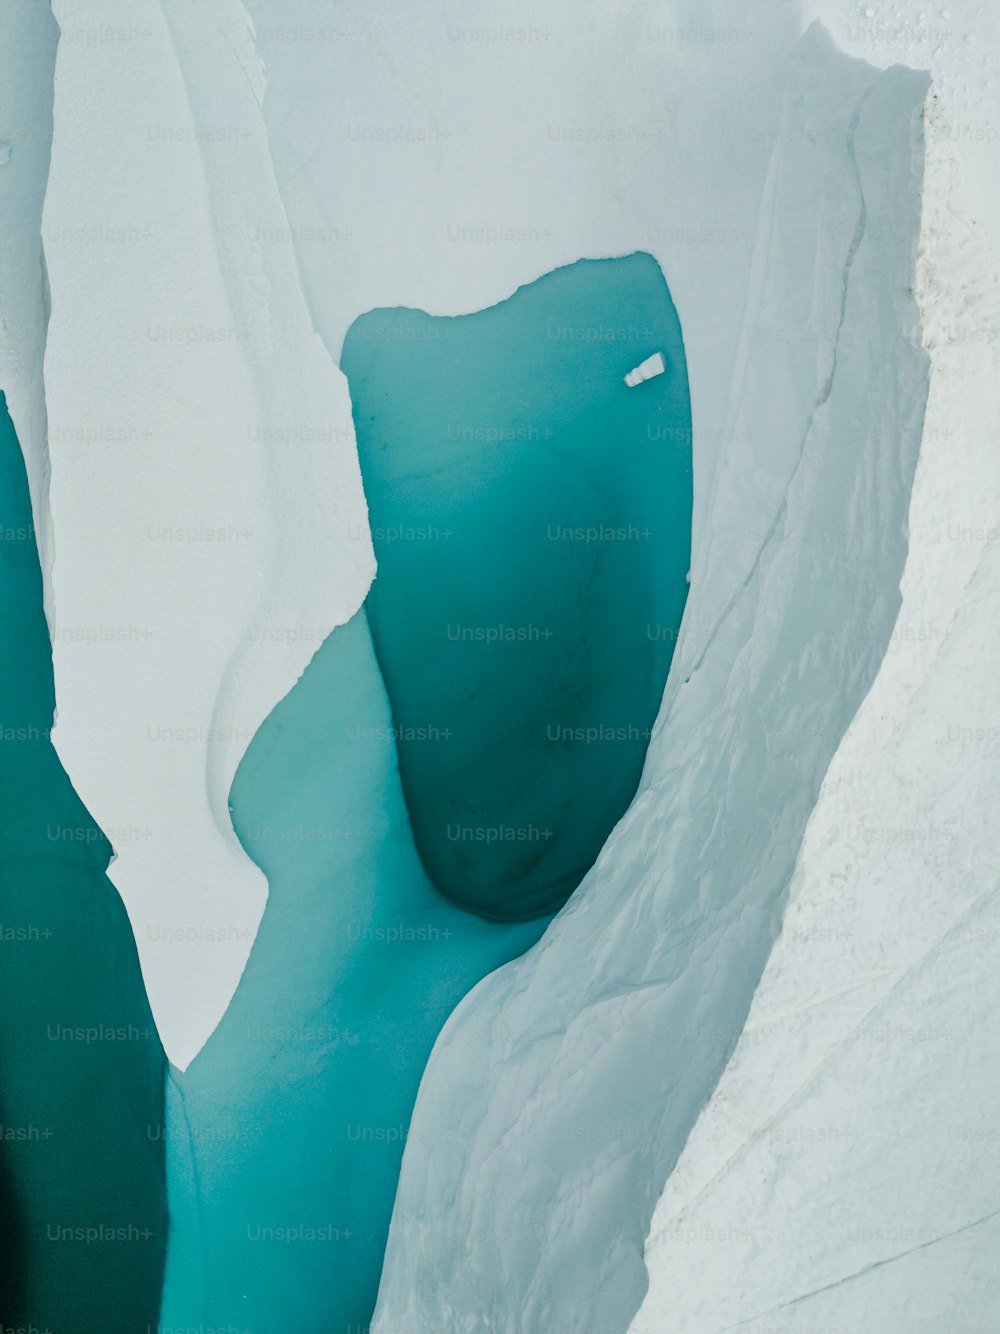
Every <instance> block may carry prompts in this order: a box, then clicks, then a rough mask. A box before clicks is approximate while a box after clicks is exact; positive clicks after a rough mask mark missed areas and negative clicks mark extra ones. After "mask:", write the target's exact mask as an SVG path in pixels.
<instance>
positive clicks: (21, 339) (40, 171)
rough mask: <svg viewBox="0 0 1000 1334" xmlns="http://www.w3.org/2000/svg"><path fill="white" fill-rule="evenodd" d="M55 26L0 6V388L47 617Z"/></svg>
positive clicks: (28, 4) (16, 5) (43, 9)
mask: <svg viewBox="0 0 1000 1334" xmlns="http://www.w3.org/2000/svg"><path fill="white" fill-rule="evenodd" d="M57 39H58V29H57V27H56V23H55V20H54V19H53V17H52V13H51V10H50V8H49V6H48V5H39V4H35V3H34V0H11V3H8V4H5V5H0V274H2V282H0V386H2V387H3V389H4V391H5V393H6V396H7V402H8V405H9V407H10V412H11V415H12V417H13V418H14V421H15V422H16V424H17V433H18V437H19V439H20V443H21V448H22V450H23V452H24V461H25V467H26V468H27V473H28V485H29V489H30V493H31V510H32V523H33V525H34V529H35V538H36V541H37V545H38V548H39V554H40V556H41V561H42V575H43V579H44V580H45V609H46V613H47V615H48V617H49V620H50V623H51V615H52V606H51V587H50V582H49V575H50V566H51V560H52V552H51V543H52V535H51V532H50V526H49V521H48V519H49V515H48V503H49V502H48V485H49V466H48V445H47V441H46V420H45V392H44V387H43V383H42V359H43V357H44V354H45V331H46V323H47V320H48V287H47V281H46V275H45V268H44V263H43V259H42V234H41V229H42V202H43V200H44V197H45V184H46V180H47V178H48V172H49V154H50V150H51V146H52V99H53V74H54V70H55V61H56V42H57Z"/></svg>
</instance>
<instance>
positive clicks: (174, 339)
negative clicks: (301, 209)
mask: <svg viewBox="0 0 1000 1334" xmlns="http://www.w3.org/2000/svg"><path fill="white" fill-rule="evenodd" d="M53 9H54V12H55V15H56V18H57V20H58V21H59V23H60V24H61V25H63V27H64V28H66V29H67V30H69V31H71V32H74V31H75V32H79V31H81V30H86V29H87V28H88V27H94V26H97V27H99V28H100V27H102V26H103V27H104V28H106V29H110V30H111V31H112V32H114V31H115V30H116V25H119V26H120V19H121V12H120V7H119V6H118V5H117V4H116V3H114V2H113V0H97V2H96V3H92V2H91V0H86V3H81V2H80V0H55V3H54V6H53ZM126 37H127V40H121V41H117V40H108V41H99V42H95V43H91V44H88V43H86V42H83V41H73V40H67V41H63V42H61V43H60V45H59V50H58V59H57V71H56V102H55V139H54V144H53V153H52V166H51V173H50V179H49V186H48V192H47V194H46V199H45V211H44V231H45V255H46V262H47V265H48V271H49V275H50V281H51V287H52V318H51V322H50V327H49V337H48V345H47V348H46V356H45V382H46V399H47V404H48V412H49V441H50V448H51V460H52V481H51V505H52V513H53V520H54V525H55V527H56V528H57V529H58V532H59V543H58V546H59V551H58V558H57V559H56V562H55V566H54V570H53V579H54V590H55V605H56V613H57V614H56V627H55V641H54V643H55V673H56V688H57V692H58V696H59V722H58V727H57V728H56V730H55V738H54V739H55V744H56V747H57V749H58V751H59V754H60V756H61V758H62V759H63V762H64V764H65V765H66V768H67V770H68V771H69V773H70V776H71V778H72V780H73V782H74V784H75V785H76V788H77V790H78V791H79V792H80V795H81V797H82V798H83V800H84V801H85V802H86V803H87V805H88V807H89V808H90V809H91V810H92V811H93V813H94V816H95V818H96V819H97V820H98V822H99V823H100V824H101V826H102V827H105V828H109V829H112V828H126V829H128V828H135V829H139V830H145V831H148V837H146V838H133V839H126V840H120V841H119V842H118V843H117V844H116V846H115V851H116V854H117V857H116V860H115V862H114V864H113V866H112V868H111V876H112V879H113V880H114V882H115V884H116V885H117V886H118V888H119V889H120V891H121V893H122V896H123V898H124V900H125V903H126V906H127V907H128V910H129V914H130V916H131V919H132V922H133V924H134V926H135V930H136V939H137V943H138V947H139V952H140V957H141V959H142V963H143V972H144V976H145V978H146V984H147V987H148V989H149V993H150V999H151V1002H152V1006H153V1012H154V1014H155V1015H156V1017H157V1023H158V1024H159V1026H160V1031H161V1033H162V1035H163V1038H164V1043H165V1046H166V1048H167V1050H168V1053H169V1054H170V1056H171V1057H172V1059H174V1060H175V1061H177V1062H179V1063H181V1064H184V1063H186V1062H187V1061H188V1060H190V1058H191V1056H192V1055H193V1054H194V1053H195V1052H196V1051H197V1050H198V1048H199V1047H200V1045H201V1043H202V1042H203V1041H204V1038H205V1036H206V1035H207V1033H209V1032H210V1031H211V1029H212V1028H213V1026H214V1024H215V1022H216V1021H217V1019H218V1017H219V1015H220V1014H221V1013H222V1011H223V1010H224V1008H225V1006H226V1004H227V1002H228V1000H229V998H230V996H231V994H232V991H233V989H234V987H235V985H236V982H237V980H238V978H239V975H240V972H241V971H242V968H243V965H244V963H245V961H246V955H247V952H248V951H249V947H250V944H251V942H252V939H253V934H254V931H255V929H256V927H257V924H258V922H259V919H260V914H261V911H262V908H263V902H264V897H265V886H264V880H263V877H262V876H261V874H260V872H259V871H258V870H257V869H256V867H254V865H253V864H252V863H251V862H250V861H249V859H248V858H247V857H246V856H245V854H244V853H243V851H242V849H241V848H240V846H239V844H238V842H237V841H236V838H235V836H234V834H233V831H232V827H231V824H230V819H229V812H228V807H227V798H228V793H229V788H230V785H231V782H232V778H233V775H234V773H235V771H236V766H237V764H238V762H239V760H240V757H241V756H242V754H243V752H244V751H245V749H246V746H247V744H248V743H249V740H250V738H251V737H252V736H253V734H254V732H255V731H256V729H257V727H258V725H259V724H260V723H261V722H262V721H263V719H264V718H265V717H266V716H267V714H268V713H269V711H270V709H271V708H272V706H273V705H274V704H275V703H276V702H277V701H278V700H279V699H280V698H281V697H282V696H283V695H284V694H285V693H286V692H287V691H288V690H289V689H291V687H292V686H293V685H294V684H295V681H296V680H297V679H298V677H299V675H300V674H301V672H302V670H303V668H304V667H305V665H306V664H307V662H308V661H309V659H310V658H311V657H312V655H313V653H314V652H315V649H316V647H317V645H318V644H319V643H321V642H322V640H323V638H324V637H325V636H326V634H328V633H329V631H330V630H331V629H332V628H333V626H334V625H336V624H338V623H340V622H342V621H344V620H347V619H348V618H349V617H350V616H351V615H352V614H353V613H354V611H355V610H356V609H357V607H358V606H359V605H360V603H361V601H362V599H363V597H364V595H365V593H366V592H367V587H368V583H369V582H370V579H371V576H372V573H373V567H374V562H373V558H372V552H371V544H370V540H369V536H368V532H367V527H366V523H365V506H364V497H363V494H362V490H361V479H360V473H359V471H358V464H357V455H356V450H355V447H354V433H353V426H352V422H351V414H350V400H349V397H348V393H347V386H346V381H345V380H344V378H343V376H342V375H341V374H340V372H339V371H338V370H337V369H336V367H335V366H334V365H333V363H332V361H331V359H330V357H329V355H328V354H327V352H326V350H325V349H324V348H323V346H322V344H321V343H320V341H319V339H318V338H317V336H316V334H315V333H314V332H313V328H312V324H311V322H310V319H309V314H308V311H307V308H306V305H305V302H304V300H303V297H302V294H301V290H300V286H299V279H298V273H297V269H296V260H295V256H294V254H293V252H292V251H291V250H290V248H289V247H288V245H287V244H285V243H283V242H282V241H280V240H279V239H276V237H280V235H281V232H282V230H283V228H285V227H286V226H287V220H286V218H285V214H284V210H283V208H282V206H281V203H280V200H279V199H278V196H277V189H276V187H275V184H274V179H273V174H272V171H271V166H270V158H269V155H268V148H267V140H266V135H265V131H264V127H263V123H262V121H261V117H260V107H259V97H260V93H261V84H260V78H259V71H258V70H257V66H256V63H255V58H254V54H253V44H252V41H251V39H250V34H249V31H248V27H247V20H246V15H245V12H244V11H243V9H242V7H241V6H240V5H239V4H238V3H237V2H236V0H213V3H212V4H210V5H205V6H195V5H184V6H175V5H163V4H160V3H158V0H136V3H135V4H133V5H131V6H130V7H129V25H128V28H127V29H126ZM109 219H110V220H111V221H112V222H113V223H114V224H115V225H116V226H118V227H120V228H121V229H122V230H123V231H124V232H125V234H126V236H125V240H124V241H121V242H119V243H115V244H109V243H108V242H107V241H106V240H105V241H104V242H102V240H101V237H102V235H103V234H104V232H105V231H106V229H107V227H108V225H109ZM95 237H96V238H97V239H96V240H95ZM352 532H353V533H355V534H356V536H355V537H354V538H353V539H352V538H351V537H350V536H349V534H350V533H352ZM140 779H141V781H140ZM178 942H180V944H178ZM220 942H222V943H221V944H220Z"/></svg>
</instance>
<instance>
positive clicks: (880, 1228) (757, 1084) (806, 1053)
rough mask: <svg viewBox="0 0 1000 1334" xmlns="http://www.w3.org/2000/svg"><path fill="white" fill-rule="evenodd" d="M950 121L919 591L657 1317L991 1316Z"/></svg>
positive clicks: (993, 506)
mask: <svg viewBox="0 0 1000 1334" xmlns="http://www.w3.org/2000/svg"><path fill="white" fill-rule="evenodd" d="M927 133H928V158H927V170H926V184H925V201H924V211H923V223H922V228H921V253H920V262H919V268H918V289H917V291H918V299H919V301H920V305H921V311H922V316H923V324H924V331H925V342H926V346H927V348H928V350H929V354H930V358H931V381H930V395H929V400H928V406H927V417H926V424H925V428H924V432H923V441H922V445H921V452H920V462H919V466H918V469H917V474H916V479H915V482H914V488H913V501H912V506H911V509H910V518H909V555H908V558H907V564H906V570H905V575H904V578H903V585H902V593H903V604H902V609H901V612H900V616H899V620H898V621H897V624H896V626H895V629H894V631H893V637H892V644H891V651H890V653H889V654H888V655H887V657H886V660H885V662H884V664H883V666H882V669H881V671H880V673H879V676H878V679H877V680H876V682H875V685H874V686H873V688H872V690H871V692H870V694H869V695H868V698H867V699H866V700H865V702H864V704H863V706H862V708H861V709H860V711H859V712H858V714H857V716H856V718H855V720H854V722H853V723H852V725H851V727H850V729H849V731H848V733H847V736H846V737H845V739H844V741H843V743H842V745H841V747H840V749H839V750H838V753H837V755H836V757H835V759H834V761H833V763H832V765H831V767H830V770H829V772H828V774H827V778H826V781H825V783H824V786H823V790H822V793H821V795H820V799H819V801H818V803H817V806H816V809H815V810H814V812H813V815H812V817H811V820H810V823H809V828H808V830H807V834H806V837H805V840H804V842H803V846H802V850H801V853H800V856H799V860H798V864H797V866H796V870H795V875H794V877H793V880H792V885H791V892H790V904H789V909H788V912H787V914H786V917H785V922H784V926H783V929H782V933H781V935H780V937H779V939H778V941H777V944H776V946H775V950H774V952H773V954H772V955H771V958H770V961H769V963H768V967H767V969H766V971H765V973H764V976H763V978H762V980H761V984H760V987H759V989H758V992H757V994H756V996H755V998H754V1002H753V1006H752V1008H751V1011H750V1015H749V1018H748V1021H747V1025H746V1028H745V1030H744V1032H743V1034H742V1036H741V1039H740V1042H739V1045H738V1047H737V1049H736V1052H735V1054H734V1056H733V1059H732V1061H731V1062H730V1064H729V1066H728V1068H727V1070H726V1073H725V1075H724V1077H723V1079H722V1081H721V1082H720V1084H719V1087H718V1088H717V1090H716V1092H715V1094H714V1096H713V1098H712V1101H711V1102H710V1104H709V1105H708V1107H707V1108H706V1109H705V1110H704V1111H703V1113H702V1115H701V1118H700V1119H699V1122H698V1124H697V1126H696V1127H695V1130H694V1132H693V1134H692V1136H691V1139H690V1140H689V1141H688V1144H687V1146H686V1148H685V1151H684V1154H683V1155H682V1157H681V1160H680V1162H679V1164H678V1168H677V1170H676V1172H675V1173H674V1175H673V1176H672V1177H671V1179H670V1181H669V1183H668V1185H667V1189H666V1191H665V1192H664V1195H663V1197H662V1199H661V1201H660V1203H659V1206H658V1208H657V1212H656V1216H655V1219H654V1222H653V1227H652V1230H651V1234H650V1238H649V1242H648V1246H647V1264H648V1266H649V1270H650V1274H651V1278H652V1282H651V1287H650V1291H649V1294H648V1296H647V1298H646V1301H645V1303H644V1305H643V1307H642V1310H641V1311H640V1313H639V1315H638V1316H637V1318H636V1320H635V1322H634V1324H633V1326H632V1329H633V1330H634V1331H635V1334H654V1331H655V1334H660V1331H662V1330H663V1329H665V1328H669V1329H671V1330H676V1331H678V1334H680V1331H691V1332H692V1334H694V1332H695V1331H697V1334H707V1331H710V1330H719V1331H721V1330H724V1329H731V1328H733V1327H735V1326H738V1327H739V1328H740V1329H741V1330H746V1331H747V1334H764V1332H765V1331H771V1330H774V1329H776V1328H780V1329H782V1330H787V1331H788V1334H805V1332H806V1331H809V1330H817V1329H829V1330H845V1331H846V1330H854V1329H861V1328H864V1329H868V1330H873V1331H878V1332H881V1331H889V1330H893V1329H906V1330H912V1331H914V1334H938V1332H939V1331H942V1330H947V1329H967V1330H974V1329H987V1328H989V1326H990V1324H991V1323H992V1321H993V1319H994V1312H995V1266H994V1257H995V1254H996V1248H997V1240H998V1231H1000V1221H998V1220H1000V1193H998V1191H997V1187H996V1178H995V1173H994V1172H992V1171H991V1169H990V1164H991V1162H992V1161H993V1159H994V1158H995V1146H996V1140H997V1130H996V1126H997V1123H998V1120H1000V1080H998V1078H997V1074H996V1068H995V1062H994V1059H993V1056H994V1051H995V1031H994V1025H995V1020H994V1016H995V1014H996V1011H997V1006H998V1004H1000V995H998V982H997V972H996V964H995V953H996V942H997V940H998V939H1000V918H998V905H997V894H996V866H997V862H998V858H1000V835H998V831H997V826H996V821H995V819H994V818H993V816H992V812H991V811H990V810H988V803H989V804H990V805H991V804H992V794H993V793H994V792H995V790H996V785H997V781H998V778H1000V732H998V730H997V727H996V699H997V695H996V660H997V653H998V651H1000V643H998V631H997V626H998V620H1000V618H998V614H997V613H998V607H997V602H998V589H1000V578H998V555H1000V553H998V550H997V535H998V533H1000V527H998V522H1000V460H998V455H997V438H998V436H997V421H998V418H1000V394H998V389H997V385H998V382H1000V381H998V369H1000V368H998V365H997V349H996V343H995V339H996V331H997V329H998V327H1000V289H998V285H997V281H996V277H995V269H994V264H993V259H992V256H991V254H990V253H989V251H988V249H987V247H986V246H985V245H984V243H983V239H982V236H981V229H980V228H979V226H978V224H977V222H976V221H975V220H974V216H973V211H972V209H971V208H970V206H969V204H968V201H967V198H966V197H965V191H964V188H963V186H962V185H961V183H960V180H959V168H958V167H957V165H956V160H955V152H954V142H955V140H954V135H955V122H954V121H951V120H948V119H945V117H944V115H943V113H942V109H941V106H940V104H939V102H938V100H937V97H936V95H935V96H932V98H931V99H930V101H929V104H928V118H927Z"/></svg>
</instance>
